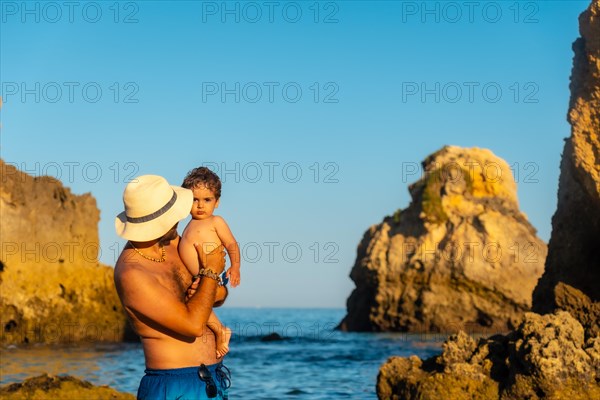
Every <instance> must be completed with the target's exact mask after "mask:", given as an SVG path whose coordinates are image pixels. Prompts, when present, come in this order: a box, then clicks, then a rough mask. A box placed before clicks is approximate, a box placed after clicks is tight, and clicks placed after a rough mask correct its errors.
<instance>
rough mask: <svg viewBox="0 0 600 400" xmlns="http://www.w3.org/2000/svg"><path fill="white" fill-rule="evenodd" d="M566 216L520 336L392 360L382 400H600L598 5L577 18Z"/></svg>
mask: <svg viewBox="0 0 600 400" xmlns="http://www.w3.org/2000/svg"><path fill="white" fill-rule="evenodd" d="M579 21H580V32H581V36H582V37H581V38H580V39H578V40H577V41H576V42H575V44H574V46H573V48H574V51H575V58H574V66H573V72H572V76H571V105H570V111H569V116H568V119H569V122H570V123H571V125H572V132H571V137H570V138H569V139H568V140H567V141H566V143H565V148H564V152H563V156H562V162H561V174H560V181H559V192H558V209H557V211H556V213H555V214H554V217H553V219H552V237H551V239H550V244H549V249H548V258H547V262H546V269H545V272H544V275H543V276H542V278H540V281H539V283H538V285H537V286H536V288H535V291H534V294H533V307H534V310H535V311H537V312H540V313H548V312H550V311H553V310H554V312H553V313H552V314H546V315H538V314H534V313H527V314H526V315H525V317H524V319H523V321H522V323H521V324H520V325H519V326H518V328H517V329H516V331H514V332H510V333H509V334H508V335H506V336H501V335H496V336H492V337H490V338H488V339H480V340H479V342H478V343H475V341H474V340H472V339H471V338H470V337H469V336H467V335H466V334H464V333H462V332H461V333H459V334H458V335H456V336H453V337H451V338H450V339H449V340H448V341H447V342H446V343H445V344H444V348H443V353H442V355H440V356H438V357H433V358H430V359H428V360H425V361H421V360H420V359H419V358H417V357H414V356H413V357H410V358H400V357H392V358H390V359H389V360H388V361H387V362H386V363H385V364H384V365H383V366H382V367H381V370H380V373H379V377H378V382H377V394H378V396H379V398H380V399H386V400H387V399H407V400H411V399H429V398H432V399H433V398H452V399H481V400H483V399H485V400H488V399H507V400H508V399H540V398H549V399H569V400H578V399H581V400H583V399H599V398H600V326H599V321H600V319H599V317H600V302H599V298H600V289H599V288H600V279H599V277H600V270H599V268H600V250H599V248H598V245H599V244H600V241H599V238H600V141H599V136H600V0H593V1H592V4H591V5H590V7H589V8H588V9H587V10H586V11H585V12H583V13H582V14H581V16H580V17H579Z"/></svg>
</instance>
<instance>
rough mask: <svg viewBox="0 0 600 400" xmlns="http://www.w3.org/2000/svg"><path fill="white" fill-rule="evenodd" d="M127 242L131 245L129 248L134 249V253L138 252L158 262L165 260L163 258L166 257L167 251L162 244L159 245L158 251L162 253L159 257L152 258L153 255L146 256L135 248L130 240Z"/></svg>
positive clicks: (145, 256) (147, 258)
mask: <svg viewBox="0 0 600 400" xmlns="http://www.w3.org/2000/svg"><path fill="white" fill-rule="evenodd" d="M129 244H130V245H131V248H132V249H134V250H135V252H136V253H138V254H139V255H140V256H142V257H144V258H145V259H146V260H150V261H154V262H159V263H160V262H165V260H166V259H167V251H166V250H165V247H164V246H162V245H159V246H160V251H161V253H162V254H161V256H160V258H154V257H150V256H147V255H145V254H144V253H142V252H141V251H139V250H138V249H136V248H135V246H134V245H133V244H132V243H131V242H129Z"/></svg>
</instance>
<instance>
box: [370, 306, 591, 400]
mask: <svg viewBox="0 0 600 400" xmlns="http://www.w3.org/2000/svg"><path fill="white" fill-rule="evenodd" d="M599 378H600V338H598V337H597V336H596V337H595V338H589V339H587V341H586V340H585V337H584V331H583V327H582V326H581V324H580V323H579V322H578V321H577V320H576V319H574V318H573V317H571V315H570V314H569V313H567V312H564V311H558V312H557V313H556V314H550V315H545V316H540V315H538V314H534V313H526V314H525V317H524V319H523V322H522V323H521V324H520V325H519V327H518V328H517V330H516V331H514V332H511V333H510V334H508V335H507V336H502V335H496V336H492V337H489V338H487V339H479V342H475V340H473V339H472V338H471V337H470V336H468V335H466V334H465V333H464V332H462V331H461V332H459V333H458V334H456V335H453V336H451V337H450V338H449V339H448V340H447V341H446V343H444V345H443V352H442V354H441V355H439V356H435V357H432V358H430V359H427V360H425V361H421V360H420V359H419V358H418V357H416V356H412V357H410V358H402V357H391V358H390V359H388V361H387V362H386V363H385V364H384V365H383V366H382V367H381V369H380V371H379V376H378V377H377V395H378V397H379V398H380V399H386V400H400V399H453V400H461V399H465V400H466V399H473V400H479V399H480V400H490V399H501V400H504V399H506V400H512V399H540V398H552V399H569V400H579V399H581V400H583V399H586V400H587V399H598V398H600V386H599V385H598V383H597V380H598V379H599Z"/></svg>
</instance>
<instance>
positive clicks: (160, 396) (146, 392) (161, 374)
mask: <svg viewBox="0 0 600 400" xmlns="http://www.w3.org/2000/svg"><path fill="white" fill-rule="evenodd" d="M199 368H200V367H188V368H175V369H146V371H145V372H146V375H144V377H143V378H142V381H141V382H140V387H139V388H138V392H137V398H138V400H173V399H180V400H198V399H211V398H210V397H208V394H207V390H206V386H207V383H205V382H204V381H202V380H201V379H200V377H199V375H198V370H199ZM206 368H207V369H208V371H209V372H210V375H211V376H212V379H213V382H214V384H215V386H216V389H217V390H216V392H217V396H216V397H212V399H216V400H227V399H228V398H229V396H228V394H227V389H229V386H230V385H231V376H230V373H229V369H227V367H225V366H224V365H223V363H222V362H221V363H217V364H211V365H207V366H206ZM208 385H210V383H208Z"/></svg>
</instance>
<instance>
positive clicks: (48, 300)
mask: <svg viewBox="0 0 600 400" xmlns="http://www.w3.org/2000/svg"><path fill="white" fill-rule="evenodd" d="M0 168H1V179H2V186H1V189H0V219H1V220H2V224H1V226H0V240H1V242H2V252H1V253H0V259H1V266H2V268H1V269H0V311H1V317H0V329H1V343H4V344H8V343H61V342H77V341H120V340H122V339H123V338H124V335H126V333H129V332H130V329H128V325H127V323H126V318H125V314H124V312H123V310H122V307H121V303H120V301H119V298H118V296H117V293H116V290H115V287H114V283H113V269H112V268H110V267H107V266H104V265H101V264H100V263H99V262H98V251H99V241H98V228H97V224H98V221H99V219H100V212H99V210H98V208H97V207H96V201H95V199H94V198H93V197H92V196H91V195H90V194H84V195H81V196H76V195H73V194H71V191H70V190H69V189H68V188H65V187H64V186H63V185H62V184H61V183H60V182H59V181H58V180H56V179H54V178H49V177H39V178H34V177H31V176H29V175H27V174H25V173H22V172H20V171H18V170H17V169H16V168H15V167H14V166H13V165H10V164H6V163H4V162H3V161H2V160H0Z"/></svg>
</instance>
